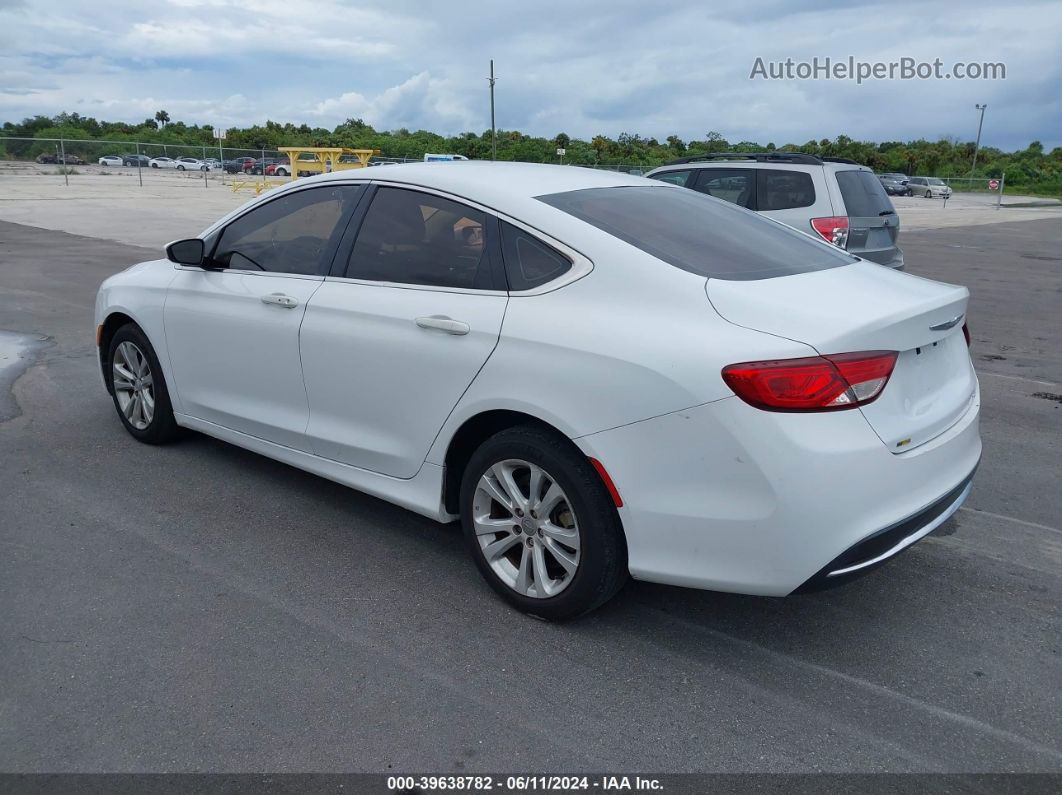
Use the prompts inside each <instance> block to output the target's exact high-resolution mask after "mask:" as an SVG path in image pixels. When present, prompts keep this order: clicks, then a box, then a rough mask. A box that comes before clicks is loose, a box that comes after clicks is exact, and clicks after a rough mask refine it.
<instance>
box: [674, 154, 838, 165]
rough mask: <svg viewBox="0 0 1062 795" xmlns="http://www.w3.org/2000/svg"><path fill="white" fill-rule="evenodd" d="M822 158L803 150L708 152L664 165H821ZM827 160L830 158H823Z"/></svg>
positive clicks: (681, 158)
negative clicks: (718, 162)
mask: <svg viewBox="0 0 1062 795" xmlns="http://www.w3.org/2000/svg"><path fill="white" fill-rule="evenodd" d="M823 159H824V158H819V157H815V155H807V154H804V153H803V152H708V153H706V154H703V155H694V156H693V157H680V158H679V159H678V160H672V161H670V162H668V163H666V164H665V165H668V166H678V165H682V164H683V163H697V162H700V161H704V160H755V161H756V162H759V163H772V162H774V163H799V164H802V165H805V166H821V165H822V161H823ZM825 159H826V160H829V159H830V158H825Z"/></svg>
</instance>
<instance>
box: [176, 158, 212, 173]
mask: <svg viewBox="0 0 1062 795" xmlns="http://www.w3.org/2000/svg"><path fill="white" fill-rule="evenodd" d="M173 167H174V168H175V169H177V170H178V171H210V163H208V162H207V161H205V160H200V159H199V158H197V157H178V158H177V159H176V160H175V161H174V165H173Z"/></svg>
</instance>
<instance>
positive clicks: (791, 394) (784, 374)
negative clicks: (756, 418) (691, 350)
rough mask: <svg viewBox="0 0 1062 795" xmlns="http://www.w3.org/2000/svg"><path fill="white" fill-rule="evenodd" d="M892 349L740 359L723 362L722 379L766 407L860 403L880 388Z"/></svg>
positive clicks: (893, 354)
mask: <svg viewBox="0 0 1062 795" xmlns="http://www.w3.org/2000/svg"><path fill="white" fill-rule="evenodd" d="M897 355H898V354H897V352H896V351H862V352H860V353H835V354H831V355H829V356H808V357H806V358H802V359H780V360H776V361H767V362H742V363H741V364H731V365H727V366H726V367H724V368H723V372H722V375H723V380H724V381H725V382H726V385H727V386H729V387H730V388H731V389H733V390H734V394H736V395H737V396H738V397H739V398H741V399H742V400H744V401H745V402H746V403H748V404H749V405H750V406H755V407H756V408H758V409H766V410H767V411H837V410H840V409H852V408H856V407H857V406H864V405H866V404H867V403H870V402H871V401H872V400H874V399H875V398H877V397H878V395H880V394H881V391H882V390H883V389H884V388H885V385H886V384H887V383H888V382H889V377H890V376H891V375H892V369H893V367H894V366H895V365H896V356H897Z"/></svg>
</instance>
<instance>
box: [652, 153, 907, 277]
mask: <svg viewBox="0 0 1062 795" xmlns="http://www.w3.org/2000/svg"><path fill="white" fill-rule="evenodd" d="M645 176H647V177H649V178H651V179H657V180H660V181H662V182H670V183H672V184H675V185H681V186H683V187H686V188H691V189H693V190H695V191H699V192H700V193H706V194H708V195H710V196H714V197H716V198H717V199H723V200H725V201H728V202H731V203H733V204H737V205H739V206H741V207H745V208H746V209H749V210H754V211H755V212H758V213H760V214H761V215H766V216H768V217H770V218H774V219H775V220H776V221H781V222H782V223H783V224H786V225H787V226H791V227H793V228H794V229H797V230H799V231H801V232H804V233H806V234H810V235H817V236H819V237H821V238H822V239H823V240H825V241H827V242H829V243H833V244H834V245H835V246H837V247H838V248H843V249H845V250H846V251H848V252H849V253H851V254H854V255H856V256H857V257H862V258H863V259H866V260H870V261H871V262H876V263H878V264H879V265H885V266H887V267H890V268H896V269H899V270H902V269H903V251H901V250H900V247H899V245H898V243H897V241H898V239H899V234H900V217H899V216H898V215H897V214H896V209H895V208H894V207H893V206H892V201H890V200H889V197H888V194H886V192H885V189H884V188H883V187H882V185H881V182H880V181H879V180H878V178H877V177H876V176H875V175H874V172H873V171H872V170H871V169H869V168H867V167H866V166H862V165H860V164H858V163H856V162H854V161H852V160H844V159H841V158H829V157H826V158H820V157H816V156H814V155H808V154H803V153H801V152H756V153H746V152H724V153H717V154H705V155H698V156H696V157H687V158H683V159H681V160H675V161H672V162H671V163H668V164H667V165H666V166H661V167H660V168H656V169H653V170H652V171H650V172H649V173H648V174H646V175H645Z"/></svg>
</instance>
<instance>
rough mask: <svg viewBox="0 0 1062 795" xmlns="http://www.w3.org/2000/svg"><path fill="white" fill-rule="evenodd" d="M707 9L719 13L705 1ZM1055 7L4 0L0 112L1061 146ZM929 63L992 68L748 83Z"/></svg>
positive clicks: (1059, 22) (897, 0)
mask: <svg viewBox="0 0 1062 795" xmlns="http://www.w3.org/2000/svg"><path fill="white" fill-rule="evenodd" d="M716 8H718V10H715V9H716ZM1060 42H1062V3H1060V2H1058V0H1043V2H1039V1H1038V0H1029V1H1028V2H1018V3H1012V4H1005V3H1001V2H998V1H996V2H963V3H956V2H934V1H933V0H921V1H919V2H911V3H908V2H904V0H891V2H888V3H884V4H882V3H864V2H842V0H788V1H786V0H745V2H742V3H726V4H714V3H709V2H668V1H667V0H656V2H645V0H637V2H629V1H628V0H608V2H598V0H564V2H554V0H534V2H527V1H526V0H525V1H523V2H508V0H478V1H477V2H466V0H448V2H435V3H430V2H409V1H408V0H388V1H387V2H373V0H358V2H346V1H345V0H295V1H294V2H293V1H292V0H151V1H150V2H146V1H145V0H137V1H134V0H98V1H97V2H94V3H86V2H83V1H79V0H0V121H18V120H20V119H22V118H23V117H25V116H31V115H34V114H38V113H43V114H48V115H52V114H55V113H57V112H59V111H62V110H68V111H77V112H78V113H81V114H83V115H90V116H95V117H97V118H101V119H108V120H125V121H141V120H143V119H144V118H146V117H148V116H153V115H154V113H155V111H157V110H159V109H162V108H164V109H166V110H167V111H168V112H169V114H170V116H171V117H172V118H173V119H181V120H184V121H186V122H189V123H195V122H198V123H210V124H215V125H222V126H225V125H240V126H243V125H248V124H252V123H255V122H263V121H265V120H266V119H273V120H276V121H292V122H295V123H303V122H305V123H308V124H311V125H321V126H325V127H332V126H334V125H336V124H338V123H339V122H341V121H343V120H344V119H346V118H348V117H361V118H363V119H365V120H366V121H368V122H370V123H371V124H373V125H374V126H375V127H377V128H380V129H396V128H399V127H408V128H411V129H419V128H424V129H431V130H435V131H437V132H443V133H454V132H461V131H465V130H474V131H477V132H481V131H482V130H484V129H487V128H489V126H490V116H489V106H488V95H487V82H486V80H485V79H484V78H485V76H486V74H487V69H488V61H489V59H490V58H494V59H495V62H496V66H495V68H496V72H497V75H498V82H497V108H498V111H497V115H498V126H499V127H500V128H504V129H519V130H521V131H524V132H529V133H533V134H541V135H547V136H552V135H554V134H556V133H558V132H566V133H568V134H569V135H573V136H579V137H589V136H592V135H594V134H596V133H603V134H606V135H610V136H615V135H617V134H618V133H621V132H625V131H626V132H632V133H634V132H637V133H640V134H642V135H644V136H654V137H657V138H659V139H663V138H664V137H666V136H667V135H670V134H678V135H680V136H682V137H683V138H686V139H689V138H703V137H704V135H705V134H706V133H707V132H708V131H709V130H717V131H719V132H720V133H722V134H723V135H724V137H726V138H727V139H729V140H731V141H738V140H744V139H747V140H755V141H759V142H761V143H766V142H768V141H773V142H775V143H778V144H782V143H786V142H794V143H801V142H804V141H807V140H808V139H810V138H823V137H830V138H832V137H835V136H836V135H838V134H842V133H843V134H847V135H849V136H851V137H854V138H859V139H867V140H876V141H880V140H896V139H908V138H914V137H927V138H931V139H932V138H938V137H940V136H945V135H953V136H957V137H959V138H960V139H963V140H972V138H973V136H974V134H975V133H976V125H977V112H976V111H975V109H974V104H975V103H976V102H982V103H984V102H987V103H988V106H989V107H988V112H987V115H986V118H985V131H984V136H983V142H984V143H985V144H987V145H992V146H999V147H1002V148H1005V149H1013V148H1018V147H1024V146H1026V145H1027V144H1028V143H1029V142H1030V141H1032V140H1036V139H1038V140H1040V141H1042V142H1043V143H1044V145H1045V146H1046V147H1048V148H1051V147H1054V146H1060V145H1062V89H1060V85H1062V56H1060V52H1062V46H1060ZM815 56H818V57H819V58H820V59H821V58H825V57H827V56H829V57H831V58H834V59H847V58H848V56H854V57H855V58H856V59H858V60H863V61H894V60H898V59H900V58H903V57H913V58H916V59H919V60H927V61H928V60H932V59H933V58H940V59H941V60H942V61H943V62H944V68H945V70H948V69H949V68H950V67H951V65H952V64H953V63H954V62H956V61H962V62H971V61H978V62H980V61H993V62H1003V63H1005V64H1006V70H1007V78H1006V79H1005V80H956V79H951V80H943V79H941V80H910V81H901V80H879V81H871V82H867V83H864V84H862V85H858V84H856V83H855V82H854V81H838V80H829V81H827V80H805V81H802V80H783V81H771V82H769V81H764V80H761V79H755V80H750V79H749V74H750V72H751V70H752V67H753V64H754V62H755V59H756V58H757V57H762V58H763V59H764V60H765V61H782V60H785V59H786V58H793V59H794V60H796V61H801V60H810V59H811V58H813V57H815Z"/></svg>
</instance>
